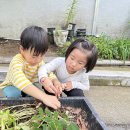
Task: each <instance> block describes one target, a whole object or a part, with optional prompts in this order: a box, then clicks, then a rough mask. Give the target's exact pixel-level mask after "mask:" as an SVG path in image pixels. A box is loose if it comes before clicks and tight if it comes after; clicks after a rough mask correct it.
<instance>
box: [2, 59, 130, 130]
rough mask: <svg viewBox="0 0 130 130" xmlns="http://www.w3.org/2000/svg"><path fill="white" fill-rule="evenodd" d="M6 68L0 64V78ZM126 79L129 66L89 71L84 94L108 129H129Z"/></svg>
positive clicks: (129, 92)
mask: <svg viewBox="0 0 130 130" xmlns="http://www.w3.org/2000/svg"><path fill="white" fill-rule="evenodd" d="M49 60H50V59H49ZM7 70H8V65H4V64H2V65H0V80H3V79H4V77H5V75H4V74H5V73H6V72H7ZM128 80H130V72H129V67H128V68H125V69H124V68H121V69H119V68H116V69H115V68H111V67H108V68H107V69H106V68H105V70H104V69H103V68H102V67H100V68H99V67H96V68H95V69H94V71H93V72H91V73H90V82H91V85H92V86H91V88H90V90H89V91H88V92H85V95H86V97H87V98H88V99H89V101H90V102H91V104H92V106H93V107H94V108H95V110H96V111H97V113H98V114H99V116H100V118H101V119H102V120H103V121H104V122H105V123H106V124H107V126H108V128H109V130H130V86H129V85H130V84H129V82H128ZM124 82H125V83H128V84H127V85H128V86H129V87H121V84H122V83H124ZM125 83H124V86H125ZM122 86H123V85H122ZM0 95H1V93H0Z"/></svg>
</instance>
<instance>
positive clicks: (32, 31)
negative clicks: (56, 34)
mask: <svg viewBox="0 0 130 130" xmlns="http://www.w3.org/2000/svg"><path fill="white" fill-rule="evenodd" d="M20 45H21V46H22V47H23V49H25V50H28V49H30V51H32V49H34V55H36V56H38V55H43V54H45V53H46V51H47V50H48V38H47V32H46V31H45V30H44V29H43V28H41V27H38V26H30V27H27V28H25V29H24V31H23V32H22V34H21V37H20Z"/></svg>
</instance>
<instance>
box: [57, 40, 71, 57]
mask: <svg viewBox="0 0 130 130" xmlns="http://www.w3.org/2000/svg"><path fill="white" fill-rule="evenodd" d="M70 44H71V42H70V41H67V42H66V43H65V44H64V46H63V47H60V48H58V50H57V53H58V55H59V56H65V53H66V50H67V49H68V47H69V46H70Z"/></svg>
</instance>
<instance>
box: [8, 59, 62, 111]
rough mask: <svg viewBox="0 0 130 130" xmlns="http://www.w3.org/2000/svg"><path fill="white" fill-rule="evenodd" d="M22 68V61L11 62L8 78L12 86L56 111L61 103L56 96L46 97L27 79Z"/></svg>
mask: <svg viewBox="0 0 130 130" xmlns="http://www.w3.org/2000/svg"><path fill="white" fill-rule="evenodd" d="M22 68H23V62H22V60H21V59H14V60H13V61H12V62H11V64H10V66H9V71H8V74H7V78H8V80H9V81H10V82H11V83H12V85H14V86H16V87H17V88H18V89H20V90H21V91H23V92H25V93H27V94H28V95H31V96H33V97H34V98H37V99H39V100H41V101H42V102H43V103H45V104H46V105H48V106H50V107H53V108H54V109H57V108H58V107H60V102H59V101H58V99H57V98H56V97H55V96H49V95H46V94H45V93H44V92H42V91H41V90H40V89H38V88H37V87H35V86H34V85H32V83H31V82H30V80H28V79H27V78H26V76H25V74H24V72H23V69H22ZM48 100H49V102H48Z"/></svg>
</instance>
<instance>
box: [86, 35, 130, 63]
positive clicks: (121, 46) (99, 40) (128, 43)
mask: <svg viewBox="0 0 130 130" xmlns="http://www.w3.org/2000/svg"><path fill="white" fill-rule="evenodd" d="M86 38H87V39H88V40H90V41H91V42H92V43H94V44H95V45H96V46H97V48H98V52H99V58H102V59H116V60H124V62H125V60H130V39H128V38H117V39H112V38H110V37H107V36H104V35H103V36H100V37H95V36H88V37H86Z"/></svg>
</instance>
